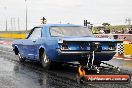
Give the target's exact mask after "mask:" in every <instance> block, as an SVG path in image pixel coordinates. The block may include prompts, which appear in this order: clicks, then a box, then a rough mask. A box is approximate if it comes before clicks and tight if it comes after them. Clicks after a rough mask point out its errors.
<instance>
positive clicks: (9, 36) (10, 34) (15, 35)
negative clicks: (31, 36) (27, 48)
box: [0, 33, 26, 39]
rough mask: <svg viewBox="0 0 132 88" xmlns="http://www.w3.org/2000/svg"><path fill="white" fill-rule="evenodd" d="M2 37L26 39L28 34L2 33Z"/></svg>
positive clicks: (0, 35) (0, 36)
mask: <svg viewBox="0 0 132 88" xmlns="http://www.w3.org/2000/svg"><path fill="white" fill-rule="evenodd" d="M0 38H16V39H25V38H26V34H16V33H3V34H0Z"/></svg>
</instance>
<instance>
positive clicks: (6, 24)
mask: <svg viewBox="0 0 132 88" xmlns="http://www.w3.org/2000/svg"><path fill="white" fill-rule="evenodd" d="M6 32H7V18H6Z"/></svg>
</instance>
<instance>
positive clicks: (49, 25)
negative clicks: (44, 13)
mask: <svg viewBox="0 0 132 88" xmlns="http://www.w3.org/2000/svg"><path fill="white" fill-rule="evenodd" d="M44 26H48V27H51V26H65V27H68V26H81V25H77V24H42V25H39V26H38V27H44Z"/></svg>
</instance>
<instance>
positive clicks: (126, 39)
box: [95, 34, 132, 58]
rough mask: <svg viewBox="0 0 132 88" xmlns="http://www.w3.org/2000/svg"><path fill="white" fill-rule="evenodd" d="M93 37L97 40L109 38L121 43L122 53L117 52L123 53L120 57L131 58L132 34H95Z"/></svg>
mask: <svg viewBox="0 0 132 88" xmlns="http://www.w3.org/2000/svg"><path fill="white" fill-rule="evenodd" d="M95 36H96V37H99V38H111V39H116V40H121V41H123V47H124V49H123V50H124V51H121V50H119V51H121V52H124V53H123V55H121V56H123V57H124V56H125V55H130V56H132V34H95ZM118 55H119V54H118ZM131 58H132V57H131Z"/></svg>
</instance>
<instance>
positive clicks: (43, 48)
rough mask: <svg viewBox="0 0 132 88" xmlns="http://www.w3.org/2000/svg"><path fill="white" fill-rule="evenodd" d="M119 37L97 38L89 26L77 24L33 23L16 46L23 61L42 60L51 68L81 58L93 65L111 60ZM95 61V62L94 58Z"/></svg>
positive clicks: (14, 43)
mask: <svg viewBox="0 0 132 88" xmlns="http://www.w3.org/2000/svg"><path fill="white" fill-rule="evenodd" d="M116 46H117V41H116V40H115V39H108V38H96V37H94V35H93V34H92V33H91V32H90V30H89V29H88V28H85V27H83V26H80V25H74V24H44V25H40V26H36V27H34V28H33V29H32V30H31V32H30V33H29V35H28V36H27V38H26V39H20V40H15V41H14V42H13V44H12V47H13V50H14V52H15V54H16V55H18V57H19V60H20V61H25V60H27V59H28V60H35V61H39V62H40V63H41V64H42V66H43V67H44V68H47V69H49V68H50V66H52V64H53V63H56V62H63V63H66V62H73V61H78V62H79V63H80V64H82V65H86V63H87V62H88V58H89V62H90V61H92V58H93V51H94V63H93V64H94V65H100V63H101V61H109V60H111V59H112V58H113V56H114V55H115V54H116ZM91 63H92V62H91Z"/></svg>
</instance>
